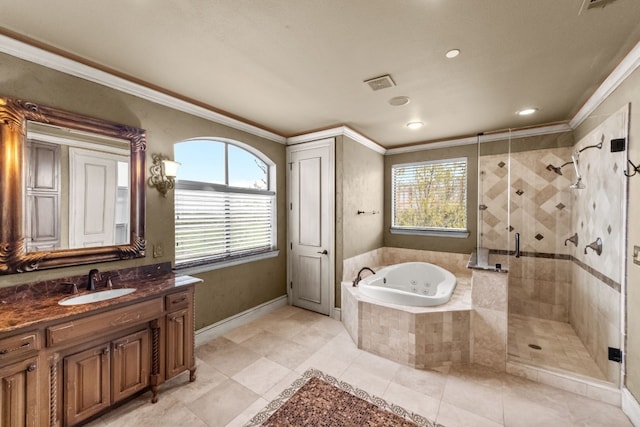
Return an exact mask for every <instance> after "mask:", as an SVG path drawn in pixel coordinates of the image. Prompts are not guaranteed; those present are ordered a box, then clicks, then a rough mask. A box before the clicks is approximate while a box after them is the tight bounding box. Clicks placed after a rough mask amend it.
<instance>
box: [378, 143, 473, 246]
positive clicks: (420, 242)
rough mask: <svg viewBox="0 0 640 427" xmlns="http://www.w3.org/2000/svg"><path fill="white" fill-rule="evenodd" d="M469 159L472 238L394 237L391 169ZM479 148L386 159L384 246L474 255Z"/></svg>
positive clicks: (445, 149) (468, 189) (465, 146)
mask: <svg viewBox="0 0 640 427" xmlns="http://www.w3.org/2000/svg"><path fill="white" fill-rule="evenodd" d="M459 157H466V158H467V229H468V230H469V237H467V238H451V237H431V236H410V235H404V234H391V232H390V231H389V229H390V228H391V167H392V166H393V165H395V164H401V163H412V162H421V161H429V160H440V159H454V158H459ZM477 206H478V148H477V146H476V145H475V144H473V145H463V146H460V147H449V148H442V149H435V150H424V151H416V152H411V153H402V154H392V155H387V156H385V158H384V213H385V215H384V246H390V247H397V248H408V249H425V250H430V251H439V252H455V253H462V254H471V252H473V250H474V249H475V247H476V238H477V236H476V233H477V222H478V221H477V218H478V215H477V214H478V209H477Z"/></svg>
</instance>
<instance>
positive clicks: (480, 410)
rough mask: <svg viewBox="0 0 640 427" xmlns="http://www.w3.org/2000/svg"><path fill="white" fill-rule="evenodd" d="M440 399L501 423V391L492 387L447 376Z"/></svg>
mask: <svg viewBox="0 0 640 427" xmlns="http://www.w3.org/2000/svg"><path fill="white" fill-rule="evenodd" d="M442 401H443V402H447V403H450V404H451V405H454V406H457V407H459V408H462V409H465V410H467V411H469V412H472V413H474V414H476V415H480V416H481V417H484V418H487V419H489V420H491V421H494V422H496V423H502V420H503V416H502V413H503V406H502V392H501V391H500V390H498V389H496V388H494V387H488V386H485V385H481V384H478V383H476V382H473V381H468V380H467V381H465V380H463V379H460V378H456V377H452V376H449V378H447V384H446V385H445V387H444V393H443V395H442Z"/></svg>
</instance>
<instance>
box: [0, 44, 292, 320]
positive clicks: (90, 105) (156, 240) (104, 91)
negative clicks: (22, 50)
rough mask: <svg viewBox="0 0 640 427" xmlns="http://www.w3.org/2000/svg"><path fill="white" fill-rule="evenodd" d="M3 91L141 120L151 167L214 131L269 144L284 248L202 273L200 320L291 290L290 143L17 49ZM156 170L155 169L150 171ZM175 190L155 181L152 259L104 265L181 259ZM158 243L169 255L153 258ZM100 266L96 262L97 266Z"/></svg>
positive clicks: (6, 65) (150, 202)
mask: <svg viewBox="0 0 640 427" xmlns="http://www.w3.org/2000/svg"><path fill="white" fill-rule="evenodd" d="M0 94H2V95H5V96H10V97H15V98H22V99H26V100H30V101H34V102H36V103H41V104H44V105H50V106H54V107H58V108H62V109H66V110H70V111H75V112H79V113H83V114H86V115H89V116H94V117H98V118H102V119H106V120H111V121H115V122H119V123H124V124H127V125H131V126H135V127H140V128H143V129H146V131H147V170H148V165H150V164H151V155H152V154H155V153H162V154H165V155H170V156H172V155H173V144H174V143H176V142H179V141H182V140H184V139H188V138H194V137H200V136H211V137H224V138H230V139H235V140H238V141H242V142H245V143H247V144H249V145H252V146H254V147H256V148H258V149H259V150H261V151H262V152H263V153H264V154H265V155H267V156H268V157H269V158H270V159H271V160H273V161H274V162H275V164H276V168H277V193H278V207H277V209H278V248H279V249H280V255H279V256H278V257H276V258H271V259H268V260H263V261H259V262H252V263H248V264H243V265H240V266H236V267H229V268H224V269H220V270H214V271H211V272H208V273H204V274H200V275H198V276H199V277H201V278H202V279H204V280H205V283H204V284H203V285H199V286H198V287H197V288H196V327H197V328H200V327H203V326H206V325H209V324H212V323H214V322H216V321H218V320H222V319H224V318H226V317H229V316H230V315H233V314H236V313H239V312H242V311H244V310H247V309H249V308H252V307H254V306H256V305H258V304H261V303H263V302H266V301H268V300H271V299H273V298H276V297H278V296H281V295H285V294H286V287H285V283H286V251H285V234H286V223H285V214H286V211H285V199H286V197H285V164H286V161H285V146H284V145H283V144H279V143H276V142H273V141H269V140H266V139H263V138H260V137H257V136H254V135H250V134H247V133H245V132H242V131H239V130H236V129H232V128H229V127H226V126H223V125H220V124H217V123H213V122H210V121H208V120H204V119H201V118H198V117H195V116H192V115H189V114H185V113H181V112H178V111H176V110H172V109H170V108H167V107H163V106H160V105H157V104H154V103H151V102H148V101H145V100H142V99H140V98H136V97H134V96H131V95H127V94H124V93H122V92H119V91H116V90H113V89H110V88H107V87H104V86H101V85H98V84H95V83H91V82H89V81H86V80H82V79H79V78H76V77H72V76H69V75H66V74H64V73H61V72H57V71H54V70H51V69H48V68H45V67H42V66H39V65H36V64H33V63H30V62H27V61H23V60H20V59H17V58H14V57H11V56H9V55H5V54H0ZM147 173H148V172H147ZM173 215H174V209H173V193H170V194H169V196H168V197H167V198H166V199H165V198H163V197H162V196H161V195H160V194H159V193H158V192H157V191H156V190H154V189H149V188H147V200H146V238H147V256H146V257H145V258H141V259H136V260H131V261H121V262H111V263H103V264H97V265H95V267H97V268H99V269H101V270H104V271H108V270H114V269H119V268H127V267H134V266H140V265H147V264H155V263H158V262H167V261H169V262H173V258H174V249H173V248H174V228H173ZM154 245H161V246H162V247H163V249H164V256H162V257H159V258H152V255H151V254H152V252H153V251H152V248H153V246H154ZM92 267H94V266H92ZM88 269H89V267H88V266H81V267H69V268H61V269H54V270H46V271H39V272H32V273H23V274H15V275H9V276H0V286H10V285H15V284H21V283H30V282H36V281H39V280H43V279H47V278H59V277H68V276H74V275H80V274H85V273H86V272H87V271H88Z"/></svg>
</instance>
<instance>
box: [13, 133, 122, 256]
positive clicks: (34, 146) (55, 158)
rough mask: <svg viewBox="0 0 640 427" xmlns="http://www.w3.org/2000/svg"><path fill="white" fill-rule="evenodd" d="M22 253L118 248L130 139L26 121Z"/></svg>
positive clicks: (120, 235)
mask: <svg viewBox="0 0 640 427" xmlns="http://www.w3.org/2000/svg"><path fill="white" fill-rule="evenodd" d="M26 139H27V146H26V149H27V150H26V153H25V156H24V159H25V167H24V169H23V170H24V171H25V172H26V191H25V200H24V207H25V215H24V217H23V230H24V235H25V237H26V239H25V240H26V250H27V252H38V251H51V250H58V249H78V248H91V247H102V246H111V245H123V244H128V243H129V236H130V224H129V222H130V206H131V200H130V194H131V193H130V174H129V171H130V147H129V145H130V141H128V140H125V139H118V138H113V137H109V136H104V135H99V134H94V133H88V132H83V131H77V130H73V129H68V128H63V127H59V126H51V125H47V124H42V123H37V122H32V121H28V122H27V138H26Z"/></svg>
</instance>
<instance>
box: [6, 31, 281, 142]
mask: <svg viewBox="0 0 640 427" xmlns="http://www.w3.org/2000/svg"><path fill="white" fill-rule="evenodd" d="M0 52H3V53H6V54H8V55H11V56H15V57H16V58H20V59H24V60H25V61H29V62H33V63H35V64H39V65H42V66H45V67H47V68H51V69H54V70H57V71H60V72H63V73H65V74H69V75H72V76H75V77H79V78H81V79H84V80H88V81H91V82H94V83H98V84H100V85H102V86H106V87H109V88H111V89H115V90H118V91H121V92H124V93H127V94H129V95H133V96H136V97H138V98H142V99H145V100H147V101H150V102H153V103H155V104H159V105H163V106H165V107H169V108H173V109H174V110H178V111H182V112H184V113H187V114H191V115H194V116H197V117H200V118H203V119H206V120H209V121H212V122H215V123H219V124H221V125H225V126H229V127H230V128H234V129H237V130H241V131H243V132H247V133H249V134H251V135H255V136H259V137H261V138H265V139H268V140H271V141H275V142H278V143H280V144H285V143H286V138H285V137H283V136H281V135H278V134H275V133H273V132H269V131H267V130H265V129H262V128H259V127H257V126H254V125H250V124H248V123H245V122H242V121H240V120H237V119H234V118H231V117H228V116H225V115H224V114H220V113H217V112H215V111H211V110H208V109H206V108H203V107H200V106H198V105H195V104H192V103H190V102H187V101H184V100H182V99H179V98H176V97H174V96H171V95H167V94H165V93H162V92H160V91H157V90H154V89H151V88H148V87H146V86H144V85H141V84H138V83H133V82H131V81H129V80H126V79H124V78H122V77H117V76H114V75H113V74H110V73H107V72H105V71H102V70H99V69H97V68H94V67H90V66H88V65H85V64H82V63H80V62H78V61H74V60H72V59H69V58H65V57H64V56H61V55H58V54H55V53H52V52H49V51H47V50H45V49H41V48H38V47H35V46H32V45H30V44H28V43H25V42H22V41H19V40H15V39H13V38H11V37H8V36H5V35H3V34H0Z"/></svg>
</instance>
